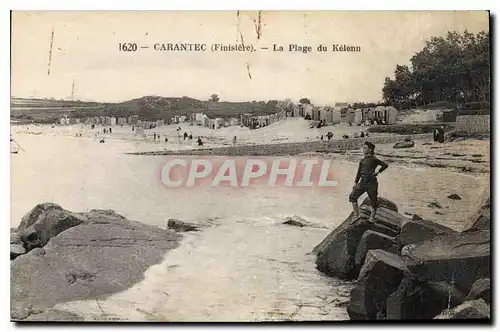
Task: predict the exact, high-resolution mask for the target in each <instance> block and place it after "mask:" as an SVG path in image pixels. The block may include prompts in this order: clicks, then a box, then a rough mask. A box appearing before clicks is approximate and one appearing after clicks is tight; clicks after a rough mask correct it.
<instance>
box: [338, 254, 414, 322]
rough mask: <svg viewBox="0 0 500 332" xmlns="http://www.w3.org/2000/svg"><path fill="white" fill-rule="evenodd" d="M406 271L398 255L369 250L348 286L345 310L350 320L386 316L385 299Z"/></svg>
mask: <svg viewBox="0 0 500 332" xmlns="http://www.w3.org/2000/svg"><path fill="white" fill-rule="evenodd" d="M408 274H409V271H408V269H407V268H406V267H405V264H404V262H403V260H402V259H401V257H399V256H397V255H394V254H391V253H388V252H385V251H383V250H379V249H376V250H370V251H369V252H368V254H367V255H366V259H365V264H364V265H363V267H362V268H361V271H360V273H359V277H358V280H357V281H356V285H355V286H354V288H353V289H352V290H351V294H350V301H349V305H348V306H347V312H348V314H349V317H350V318H351V320H375V319H377V317H379V318H380V317H385V316H386V304H387V303H386V302H387V298H388V297H389V295H390V294H392V293H394V292H395V291H396V290H397V289H398V286H399V285H400V283H401V280H402V279H403V277H404V276H406V275H408Z"/></svg>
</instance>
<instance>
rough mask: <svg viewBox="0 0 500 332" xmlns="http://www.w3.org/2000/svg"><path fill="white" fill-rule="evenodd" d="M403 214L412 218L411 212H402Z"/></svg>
mask: <svg viewBox="0 0 500 332" xmlns="http://www.w3.org/2000/svg"><path fill="white" fill-rule="evenodd" d="M403 214H404V215H406V216H412V215H413V214H411V212H407V211H405V212H403Z"/></svg>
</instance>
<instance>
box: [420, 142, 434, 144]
mask: <svg viewBox="0 0 500 332" xmlns="http://www.w3.org/2000/svg"><path fill="white" fill-rule="evenodd" d="M422 145H432V143H430V142H425V143H422Z"/></svg>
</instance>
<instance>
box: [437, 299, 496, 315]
mask: <svg viewBox="0 0 500 332" xmlns="http://www.w3.org/2000/svg"><path fill="white" fill-rule="evenodd" d="M436 319H468V320H469V319H490V306H489V305H488V304H486V302H484V300H483V299H479V300H475V301H467V302H464V303H462V304H461V305H459V306H458V307H456V308H454V309H452V310H446V311H445V312H443V313H442V314H440V315H439V316H437V317H436Z"/></svg>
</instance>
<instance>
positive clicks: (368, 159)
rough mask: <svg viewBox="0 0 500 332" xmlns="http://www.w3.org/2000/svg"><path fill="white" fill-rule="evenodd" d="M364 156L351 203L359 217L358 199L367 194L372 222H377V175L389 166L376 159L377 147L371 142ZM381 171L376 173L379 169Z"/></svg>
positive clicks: (365, 149)
mask: <svg viewBox="0 0 500 332" xmlns="http://www.w3.org/2000/svg"><path fill="white" fill-rule="evenodd" d="M363 155H364V158H363V159H361V161H360V162H359V166H358V172H357V174H356V179H355V180H354V187H353V188H352V192H351V194H350V195H349V202H351V203H352V208H353V210H354V213H355V215H356V217H358V216H359V207H358V199H359V197H360V196H361V195H363V194H364V193H365V192H366V193H367V194H368V197H369V198H370V203H371V214H370V220H369V221H370V222H371V223H373V222H375V214H376V213H377V203H378V202H377V195H378V181H377V175H379V174H380V173H382V172H383V171H385V169H386V168H387V167H388V165H387V164H386V163H385V162H383V161H381V160H380V159H378V158H377V157H375V145H374V144H373V143H371V142H365V144H363ZM378 166H380V169H379V170H378V171H376V169H377V167H378Z"/></svg>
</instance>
